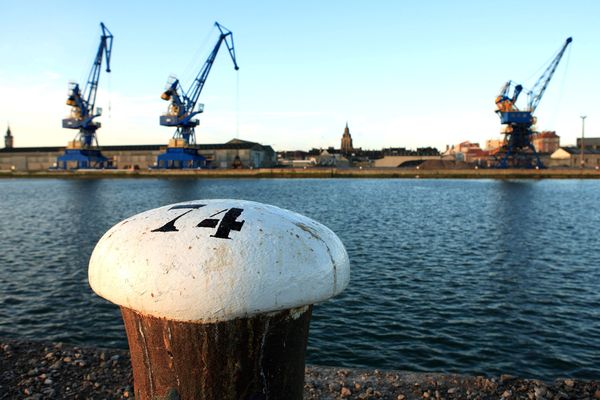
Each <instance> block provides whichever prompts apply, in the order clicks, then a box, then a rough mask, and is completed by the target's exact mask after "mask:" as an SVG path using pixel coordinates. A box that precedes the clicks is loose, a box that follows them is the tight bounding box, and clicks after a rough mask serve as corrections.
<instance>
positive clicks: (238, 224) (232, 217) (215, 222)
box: [152, 204, 246, 239]
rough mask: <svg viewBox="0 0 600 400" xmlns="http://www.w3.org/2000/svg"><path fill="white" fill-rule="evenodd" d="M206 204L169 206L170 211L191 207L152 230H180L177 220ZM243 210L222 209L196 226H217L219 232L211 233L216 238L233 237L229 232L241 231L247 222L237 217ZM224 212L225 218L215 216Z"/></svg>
mask: <svg viewBox="0 0 600 400" xmlns="http://www.w3.org/2000/svg"><path fill="white" fill-rule="evenodd" d="M204 206H206V204H180V205H177V206H173V207H171V208H169V211H171V210H179V209H183V210H185V209H189V210H188V211H186V212H184V213H183V214H180V215H178V216H177V217H175V218H173V219H172V220H170V221H169V222H167V223H166V224H164V225H163V226H161V227H160V228H157V229H153V230H152V232H179V229H177V227H176V226H175V222H177V220H178V219H179V218H181V217H183V216H184V215H186V214H188V213H190V212H192V211H194V210H197V209H199V208H202V207H204ZM243 211H244V210H243V209H242V208H235V207H232V208H226V209H224V210H221V211H219V212H217V213H215V214H213V215H211V216H209V217H208V218H206V219H203V220H202V221H200V223H198V225H196V226H197V227H198V228H215V227H216V228H217V232H216V233H215V234H214V235H210V236H211V237H216V238H220V239H231V238H230V237H229V232H231V231H237V232H239V231H241V230H242V226H243V225H244V222H246V221H237V218H238V217H239V216H240V215H241V214H242V212H243ZM222 213H225V215H223V218H221V219H219V218H213V217H216V216H217V215H219V214H222ZM219 222H220V223H219Z"/></svg>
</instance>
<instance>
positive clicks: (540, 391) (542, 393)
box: [533, 387, 547, 400]
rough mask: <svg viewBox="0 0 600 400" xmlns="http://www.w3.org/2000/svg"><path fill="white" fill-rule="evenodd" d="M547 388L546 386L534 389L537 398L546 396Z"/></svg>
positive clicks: (537, 399)
mask: <svg viewBox="0 0 600 400" xmlns="http://www.w3.org/2000/svg"><path fill="white" fill-rule="evenodd" d="M546 392H547V390H546V388H545V387H536V388H535V389H534V390H533V394H534V395H535V398H536V400H542V399H544V398H545V396H546Z"/></svg>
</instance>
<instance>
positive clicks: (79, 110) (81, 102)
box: [57, 23, 113, 169]
mask: <svg viewBox="0 0 600 400" xmlns="http://www.w3.org/2000/svg"><path fill="white" fill-rule="evenodd" d="M100 28H101V30H102V34H101V35H100V45H99V46H98V51H97V52H96V57H95V58H94V63H93V65H92V70H91V71H90V74H89V76H88V79H87V83H86V85H85V89H84V90H83V92H82V91H81V87H80V86H79V83H76V82H71V83H69V97H68V98H67V105H69V106H71V113H70V116H69V117H68V118H65V119H63V120H62V126H63V128H67V129H79V132H78V133H77V136H76V137H75V140H73V141H72V142H69V145H68V146H67V148H66V149H65V153H64V154H63V155H62V156H60V157H58V160H57V161H58V162H57V166H58V168H62V169H66V168H67V166H68V165H70V164H73V165H74V166H75V168H98V167H106V166H107V163H108V160H107V158H106V157H104V156H103V155H102V154H101V153H100V150H99V149H98V139H97V137H96V130H97V129H98V128H100V126H101V125H100V123H99V122H96V121H94V118H96V117H99V116H100V115H102V108H100V107H98V108H96V107H95V105H96V94H97V91H98V82H99V80H100V72H101V70H102V60H103V59H104V58H106V72H110V56H111V53H112V42H113V35H112V34H111V33H110V31H109V30H108V29H107V28H106V26H105V25H104V24H103V23H100Z"/></svg>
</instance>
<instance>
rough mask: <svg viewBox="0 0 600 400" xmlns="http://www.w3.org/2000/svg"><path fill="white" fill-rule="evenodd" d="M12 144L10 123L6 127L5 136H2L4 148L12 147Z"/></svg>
mask: <svg viewBox="0 0 600 400" xmlns="http://www.w3.org/2000/svg"><path fill="white" fill-rule="evenodd" d="M13 146H14V140H13V135H12V133H11V131H10V125H9V126H8V127H7V128H6V136H4V148H5V149H12V148H13Z"/></svg>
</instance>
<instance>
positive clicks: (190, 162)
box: [156, 22, 239, 169]
mask: <svg viewBox="0 0 600 400" xmlns="http://www.w3.org/2000/svg"><path fill="white" fill-rule="evenodd" d="M215 26H216V27H217V28H218V29H219V32H220V35H219V39H218V40H217V43H216V45H215V47H214V48H213V50H212V52H211V53H210V55H209V56H208V58H207V60H206V62H205V63H204V65H203V67H202V69H201V70H200V72H199V73H198V75H197V76H196V79H194V82H193V83H192V85H191V86H190V88H189V89H188V90H187V92H184V91H183V89H182V87H181V83H180V82H179V79H177V78H175V77H170V78H169V80H168V81H167V87H166V90H165V91H164V92H163V94H162V95H161V98H162V99H163V100H166V101H169V108H168V110H167V113H166V114H164V115H161V116H160V124H161V125H162V126H174V127H177V129H176V130H175V134H174V135H173V138H172V139H171V140H170V141H169V146H168V147H167V149H166V151H165V152H164V153H162V154H159V155H158V157H157V163H156V164H157V167H158V168H161V169H162V168H201V167H205V166H206V159H205V158H204V157H203V156H202V155H200V154H199V153H198V149H197V147H196V146H195V145H196V133H195V128H196V126H198V125H199V124H200V122H199V121H198V120H197V119H193V118H194V117H195V116H196V115H198V114H200V113H202V112H203V111H204V104H198V107H196V103H197V102H198V98H199V97H200V93H202V89H203V88H204V84H205V83H206V79H207V78H208V74H209V72H210V69H211V68H212V66H213V63H214V62H215V58H216V57H217V54H218V53H219V49H220V47H221V44H222V43H223V42H225V45H226V46H227V50H229V55H230V56H231V59H232V61H233V66H234V68H235V70H236V71H237V70H238V69H239V67H238V65H237V61H236V59H235V49H234V47H233V34H232V33H231V31H230V30H228V29H227V28H225V27H224V26H223V25H220V24H219V23H218V22H215Z"/></svg>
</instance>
